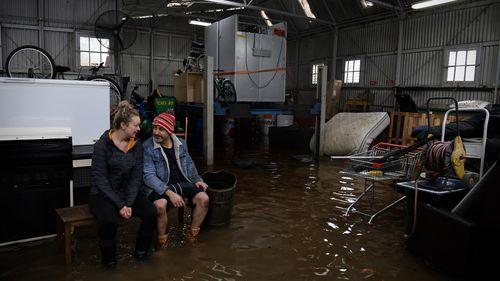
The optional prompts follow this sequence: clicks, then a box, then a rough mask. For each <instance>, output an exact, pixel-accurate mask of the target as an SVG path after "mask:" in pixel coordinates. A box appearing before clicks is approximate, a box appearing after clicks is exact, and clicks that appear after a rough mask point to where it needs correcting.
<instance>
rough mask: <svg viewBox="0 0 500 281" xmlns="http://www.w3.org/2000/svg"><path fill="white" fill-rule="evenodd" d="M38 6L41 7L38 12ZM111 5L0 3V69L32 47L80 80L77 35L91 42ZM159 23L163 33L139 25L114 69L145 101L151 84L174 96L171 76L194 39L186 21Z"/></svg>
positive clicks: (34, 0) (99, 1)
mask: <svg viewBox="0 0 500 281" xmlns="http://www.w3.org/2000/svg"><path fill="white" fill-rule="evenodd" d="M40 3H41V4H42V5H43V7H39V4H40ZM115 5H116V1H115V0H88V1H67V0H50V1H48V0H44V1H39V0H19V1H0V11H2V12H1V13H2V14H6V15H9V16H2V18H1V20H0V22H1V43H2V44H1V57H0V58H2V61H1V66H0V69H3V68H4V65H5V59H6V58H7V56H8V54H9V53H10V52H11V51H12V50H13V49H15V48H16V47H18V46H22V45H35V46H39V47H41V48H43V49H45V50H46V51H47V52H48V53H49V54H50V55H51V56H52V57H53V58H54V60H55V63H56V64H57V65H64V66H70V67H71V69H72V70H73V73H68V74H66V79H74V78H76V77H77V76H78V75H79V74H80V68H79V67H77V66H76V63H77V55H78V54H77V51H76V48H77V42H75V41H76V39H77V35H78V34H87V35H90V36H92V35H93V34H94V30H93V27H94V23H95V21H96V19H97V18H98V17H99V16H100V15H101V14H102V13H104V12H105V11H108V10H113V9H114V8H115ZM118 5H120V3H119V2H118ZM39 19H40V21H39ZM160 21H161V22H162V23H165V26H166V28H167V29H166V30H167V31H162V30H159V29H154V28H148V27H142V26H147V25H148V24H146V25H142V24H138V25H139V26H141V27H140V30H139V32H138V34H137V39H136V41H135V43H134V44H133V45H132V46H131V47H130V48H128V49H126V50H124V51H123V52H122V54H121V64H120V68H119V69H117V71H119V72H120V73H121V75H122V76H123V77H126V76H128V77H130V84H132V85H138V86H139V93H140V94H141V95H143V96H147V95H149V94H150V91H151V87H150V85H151V82H153V87H157V88H158V89H160V91H161V92H162V94H164V95H173V83H174V79H173V75H174V72H175V71H176V70H177V69H180V68H182V60H183V59H184V58H185V57H186V56H187V55H188V53H189V48H190V46H191V42H192V41H193V38H195V36H193V35H192V32H193V31H195V30H194V29H193V27H192V26H188V24H187V21H186V22H184V21H182V22H181V23H179V22H175V23H174V24H173V22H172V21H173V19H171V18H162V19H160V20H158V22H160ZM167 23H168V24H167ZM155 26H159V27H161V26H162V25H155ZM174 30H175V31H174ZM174 32H175V33H174ZM151 34H153V36H152V38H151ZM151 43H152V46H151ZM151 52H153V54H152V55H151ZM82 74H86V73H82ZM128 93H130V89H129V91H128Z"/></svg>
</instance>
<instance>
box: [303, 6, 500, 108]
mask: <svg viewBox="0 0 500 281" xmlns="http://www.w3.org/2000/svg"><path fill="white" fill-rule="evenodd" d="M499 18H500V3H486V4H481V3H480V4H478V5H477V6H476V7H472V8H471V7H468V8H462V9H461V8H453V9H446V10H445V9H441V10H437V11H434V12H430V11H429V12H424V13H418V14H414V15H409V16H407V17H406V18H405V19H404V20H403V21H402V31H403V32H402V44H401V72H400V86H401V87H400V90H399V92H400V93H403V94H409V95H410V96H412V98H413V99H414V100H415V102H416V103H417V104H419V105H423V104H425V103H426V100H427V98H429V97H434V96H453V97H456V98H457V99H459V100H464V99H483V100H487V101H490V102H495V96H494V88H495V82H496V80H495V79H496V75H497V64H498V59H499V58H498V45H499V40H500V24H499V22H498V19H499ZM398 32H399V22H398V21H396V20H395V21H392V22H381V23H377V24H372V25H368V26H367V25H363V26H357V27H349V28H345V29H341V30H339V40H338V52H337V62H336V65H337V68H336V74H335V77H336V79H343V64H344V61H345V60H346V59H349V58H361V60H362V65H363V67H362V73H361V83H360V84H356V85H344V88H343V95H344V98H346V97H358V96H360V95H366V93H370V95H372V96H370V97H369V100H370V101H371V102H372V104H374V105H379V106H381V108H384V107H385V108H391V107H392V106H393V104H394V102H395V101H394V99H393V98H390V97H391V96H392V95H394V93H395V90H394V88H393V86H394V85H395V84H394V82H395V81H396V68H397V50H398ZM464 47H476V48H478V58H477V67H476V81H474V83H467V84H465V83H461V84H450V83H447V82H446V81H445V79H446V77H445V75H446V70H447V68H446V67H445V63H446V60H447V51H449V50H450V49H454V48H455V49H456V48H464ZM304 75H306V74H305V73H304ZM308 75H310V74H308ZM304 80H305V77H304ZM391 84H392V85H391ZM378 95H381V96H380V97H378ZM374 108H377V107H374Z"/></svg>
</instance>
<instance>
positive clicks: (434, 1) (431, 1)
mask: <svg viewBox="0 0 500 281" xmlns="http://www.w3.org/2000/svg"><path fill="white" fill-rule="evenodd" d="M453 1H456V0H428V1H423V2H420V3H415V4H413V5H411V8H412V9H423V8H427V7H432V6H436V5H441V4H445V3H450V2H453Z"/></svg>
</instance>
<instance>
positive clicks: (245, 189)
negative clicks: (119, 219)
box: [0, 153, 447, 281]
mask: <svg viewBox="0 0 500 281" xmlns="http://www.w3.org/2000/svg"><path fill="white" fill-rule="evenodd" d="M248 157H249V158H256V159H259V161H258V163H257V164H256V165H255V166H253V167H251V168H249V169H241V168H237V167H235V166H233V165H231V164H230V163H227V164H224V163H223V164H218V166H217V167H215V168H216V170H218V169H226V170H228V171H230V172H232V173H234V174H236V175H237V177H238V185H237V187H236V190H235V199H234V205H233V216H232V221H231V224H230V225H229V226H227V227H222V228H211V229H203V230H202V234H201V241H200V242H199V243H197V244H194V245H193V244H191V243H186V241H184V237H183V227H184V226H179V225H177V224H176V220H175V217H176V213H175V211H173V212H170V214H169V215H170V216H171V220H170V222H171V225H170V233H171V234H172V242H171V244H170V245H169V249H168V250H167V251H166V252H164V253H161V254H160V253H158V254H154V255H152V256H151V258H150V260H149V261H147V262H145V263H137V262H136V261H134V260H133V259H132V258H131V256H130V253H131V252H132V250H133V240H134V236H135V235H134V234H135V231H136V229H137V228H136V227H137V224H127V225H124V226H123V227H122V228H121V230H120V231H121V232H120V234H119V237H120V238H119V239H120V248H119V263H118V268H117V270H116V271H114V272H105V271H103V270H102V269H101V268H100V264H99V254H98V250H97V244H96V241H95V228H94V227H82V228H79V229H77V232H75V235H76V241H77V243H76V248H77V253H76V257H75V262H74V264H73V265H71V266H68V267H66V266H64V265H63V264H62V255H60V254H58V253H57V252H56V250H55V249H56V243H55V240H45V241H43V242H38V243H33V244H25V245H23V246H17V247H16V246H11V247H10V248H9V249H0V267H1V269H2V270H1V275H0V279H1V280H82V281H83V280H120V281H127V280H224V281H230V280H386V281H387V280H410V281H411V280H430V281H439V280H447V279H446V277H444V276H442V275H441V274H439V273H436V272H434V271H432V270H431V269H429V268H427V267H426V266H425V265H424V264H423V263H422V262H421V261H419V260H418V259H415V258H413V257H412V256H411V255H410V254H409V253H408V252H407V251H406V250H405V248H404V238H403V237H404V209H403V208H402V207H401V206H400V207H399V208H395V209H393V210H391V211H390V212H387V213H385V214H383V215H382V216H380V217H379V218H377V220H376V221H375V223H374V226H369V225H368V224H367V220H366V218H365V217H363V216H360V215H357V214H350V215H348V216H345V215H344V212H345V208H346V207H347V206H348V205H349V204H350V203H351V202H353V200H354V199H355V197H356V196H357V195H358V194H359V193H360V192H362V190H363V187H364V185H363V182H362V181H360V180H358V179H355V178H351V177H349V176H346V175H343V174H340V173H339V171H340V170H341V169H342V166H341V165H340V164H339V163H336V162H331V161H329V160H325V161H322V162H321V163H320V164H303V163H300V162H298V161H295V160H293V159H291V158H290V157H289V156H282V155H270V154H264V155H261V154H260V153H257V154H252V155H248ZM389 191H390V190H389V189H377V190H376V193H375V195H374V198H375V200H376V201H380V202H388V201H390V200H391V197H392V196H394V194H392V193H391V192H389ZM365 207H366V208H369V207H370V206H369V203H368V202H363V203H362V204H360V206H359V208H365ZM185 221H186V222H187V221H189V220H188V219H186V220H185ZM28 245H29V246H28ZM26 264H30V271H29V272H28V271H27V270H25V269H26V266H25V265H26Z"/></svg>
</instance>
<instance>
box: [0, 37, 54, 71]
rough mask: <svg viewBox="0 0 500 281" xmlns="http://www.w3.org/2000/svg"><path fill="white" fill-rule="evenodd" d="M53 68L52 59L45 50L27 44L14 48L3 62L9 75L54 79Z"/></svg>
mask: <svg viewBox="0 0 500 281" xmlns="http://www.w3.org/2000/svg"><path fill="white" fill-rule="evenodd" d="M55 68H56V64H55V63H54V59H52V57H51V56H50V55H49V53H47V51H45V50H44V49H42V48H39V47H36V46H28V45H26V46H21V47H19V48H16V49H14V50H13V51H12V52H11V53H10V54H9V56H8V57H7V60H6V63H5V70H6V71H7V75H8V76H9V77H19V78H38V79H54V78H55V77H56V71H55Z"/></svg>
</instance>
